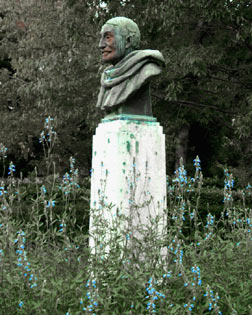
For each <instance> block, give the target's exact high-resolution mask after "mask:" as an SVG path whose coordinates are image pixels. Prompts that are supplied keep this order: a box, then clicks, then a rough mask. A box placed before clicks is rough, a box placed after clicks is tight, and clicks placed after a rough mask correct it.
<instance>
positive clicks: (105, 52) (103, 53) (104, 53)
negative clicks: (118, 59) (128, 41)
mask: <svg viewBox="0 0 252 315" xmlns="http://www.w3.org/2000/svg"><path fill="white" fill-rule="evenodd" d="M110 53H111V51H110V50H104V51H103V52H102V55H103V56H107V55H109V54H110Z"/></svg>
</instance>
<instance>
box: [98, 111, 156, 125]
mask: <svg viewBox="0 0 252 315" xmlns="http://www.w3.org/2000/svg"><path fill="white" fill-rule="evenodd" d="M113 120H126V121H127V122H128V123H130V122H131V121H132V122H135V123H137V124H141V123H144V124H153V123H157V118H155V117H153V116H146V115H130V114H119V115H118V114H113V113H112V114H110V115H107V116H106V117H104V118H103V119H102V120H101V122H102V123H106V122H110V121H113Z"/></svg>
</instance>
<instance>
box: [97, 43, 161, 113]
mask: <svg viewBox="0 0 252 315" xmlns="http://www.w3.org/2000/svg"><path fill="white" fill-rule="evenodd" d="M162 66H164V58H163V55H162V54H161V53H160V51H158V50H151V49H146V50H135V51H132V52H131V53H129V54H128V55H127V56H125V57H124V58H123V59H122V60H121V61H119V62H118V63H117V64H116V65H111V66H109V67H107V68H106V69H105V70H104V72H103V74H102V77H101V89H100V93H99V95H98V101H97V104H96V106H97V107H100V108H101V109H102V110H104V109H106V108H108V107H112V106H116V105H120V104H123V103H124V102H125V101H126V100H127V99H128V98H129V97H130V96H132V95H133V94H134V93H135V92H136V91H137V90H138V89H139V88H140V87H142V86H143V85H144V84H145V83H147V82H148V81H149V80H150V79H151V78H152V77H154V76H156V75H159V74H160V72H161V67H162Z"/></svg>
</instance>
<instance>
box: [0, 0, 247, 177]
mask: <svg viewBox="0 0 252 315" xmlns="http://www.w3.org/2000/svg"><path fill="white" fill-rule="evenodd" d="M103 3H104V4H105V5H103V6H102V7H101V6H100V5H99V4H100V1H98V0H93V1H91V0H90V1H77V0H59V1H55V0H47V1H44V0H23V1H18V0H8V1H7V2H6V1H4V0H0V142H1V143H4V144H5V145H6V146H7V147H8V148H9V154H10V155H9V159H10V158H11V159H12V160H13V161H14V162H15V163H16V165H17V169H18V168H20V169H21V170H22V171H23V172H24V174H25V175H27V174H28V172H30V171H32V170H33V168H34V166H35V165H37V166H38V169H40V172H41V175H43V171H42V170H43V168H42V167H40V166H42V165H43V148H42V145H41V144H39V142H38V139H39V135H40V132H41V130H42V129H43V124H44V119H45V117H47V116H51V117H55V118H56V122H57V126H56V127H55V129H56V131H57V132H58V142H57V144H56V147H55V150H54V160H55V161H56V167H57V172H59V173H62V172H63V171H64V170H65V168H66V167H67V165H68V159H69V157H70V156H74V157H75V158H76V161H77V164H78V165H77V166H78V168H79V169H80V171H81V174H83V175H87V174H88V171H89V169H90V167H91V150H92V135H93V133H94V131H95V127H96V126H97V124H98V123H99V120H100V118H101V113H99V112H97V111H96V110H95V104H96V100H97V94H98V91H99V86H100V83H99V81H100V75H101V71H102V67H100V57H101V56H100V52H99V50H98V48H97V46H98V40H99V32H100V28H101V26H102V25H103V23H104V22H105V21H106V20H107V19H109V18H111V17H114V16H126V17H129V18H131V19H133V20H134V21H135V22H136V23H137V24H138V26H139V28H140V30H141V34H142V47H141V49H146V48H150V49H158V50H160V51H161V52H162V53H163V55H164V58H165V61H166V69H165V71H163V73H162V75H160V77H159V78H158V79H156V80H155V82H154V83H153V84H152V102H153V111H154V115H155V116H156V117H157V119H158V121H159V122H160V123H161V125H162V126H163V127H164V132H165V134H166V154H167V173H168V174H171V173H172V172H173V170H174V168H175V166H176V165H178V161H179V158H180V156H182V157H183V159H184V162H185V164H186V168H187V169H188V170H189V171H190V170H192V168H193V163H192V160H193V159H194V158H195V156H196V155H199V156H200V158H201V160H202V167H203V174H204V175H205V176H209V177H211V176H214V175H216V174H217V175H220V176H222V173H223V166H229V167H230V168H231V169H232V171H233V173H234V175H235V176H236V177H239V181H240V182H241V183H246V182H247V181H249V180H250V177H251V174H252V168H251V165H252V143H251V140H252V136H251V126H252V80H251V78H252V28H251V20H252V4H251V1H250V0H243V1H239V0H233V1H231V0H183V1H179V0H158V1H157V0H124V1H121V2H120V1H113V0H107V1H105V0H104V1H103Z"/></svg>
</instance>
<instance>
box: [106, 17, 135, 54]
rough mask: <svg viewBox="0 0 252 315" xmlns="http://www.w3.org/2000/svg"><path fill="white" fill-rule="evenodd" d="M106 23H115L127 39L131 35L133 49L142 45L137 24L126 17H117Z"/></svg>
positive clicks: (119, 31)
mask: <svg viewBox="0 0 252 315" xmlns="http://www.w3.org/2000/svg"><path fill="white" fill-rule="evenodd" d="M105 24H109V25H113V26H114V27H115V29H116V31H117V33H119V34H118V35H121V36H122V37H124V40H126V36H130V37H131V44H132V48H133V49H138V48H139V45H140V39H141V34H140V31H139V28H138V26H137V24H136V23H135V22H134V21H132V20H131V19H128V18H126V17H121V16H119V17H115V18H112V19H110V20H108V21H107V22H106V23H105Z"/></svg>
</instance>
